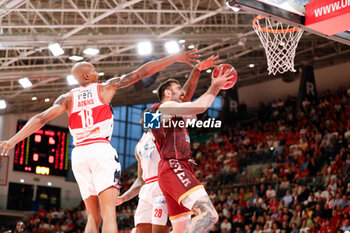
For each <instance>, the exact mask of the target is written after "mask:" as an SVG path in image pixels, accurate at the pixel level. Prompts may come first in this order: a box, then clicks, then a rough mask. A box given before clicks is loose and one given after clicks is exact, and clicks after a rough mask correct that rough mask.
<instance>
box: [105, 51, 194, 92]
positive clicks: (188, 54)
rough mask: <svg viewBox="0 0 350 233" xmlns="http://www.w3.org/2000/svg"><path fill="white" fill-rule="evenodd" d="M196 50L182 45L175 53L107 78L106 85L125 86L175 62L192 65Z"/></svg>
mask: <svg viewBox="0 0 350 233" xmlns="http://www.w3.org/2000/svg"><path fill="white" fill-rule="evenodd" d="M196 52H197V50H190V51H185V48H184V47H183V48H182V49H181V51H180V52H179V53H177V54H174V55H170V56H167V57H164V58H161V59H158V60H155V61H150V62H147V63H146V64H144V65H142V66H141V67H140V68H139V69H137V70H135V71H133V72H131V73H129V74H127V75H125V76H122V77H116V78H112V79H109V80H107V82H106V85H107V86H110V87H113V88H115V89H116V88H123V87H127V86H130V85H132V84H134V83H136V82H137V81H139V80H140V79H142V78H146V77H149V76H151V75H153V74H155V73H157V72H159V71H161V70H163V69H165V68H166V67H168V66H170V65H172V64H174V63H175V62H180V63H187V64H189V65H191V66H193V65H192V64H191V62H197V60H196V59H195V58H197V57H199V56H200V55H199V54H195V53H196Z"/></svg>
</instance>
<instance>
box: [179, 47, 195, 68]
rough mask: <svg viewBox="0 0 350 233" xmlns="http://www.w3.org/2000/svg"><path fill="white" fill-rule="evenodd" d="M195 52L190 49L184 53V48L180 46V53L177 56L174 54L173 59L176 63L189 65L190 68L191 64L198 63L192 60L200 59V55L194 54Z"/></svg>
mask: <svg viewBox="0 0 350 233" xmlns="http://www.w3.org/2000/svg"><path fill="white" fill-rule="evenodd" d="M196 52H197V49H192V50H189V51H185V47H184V46H182V48H181V51H180V52H179V53H177V54H175V55H174V56H175V58H176V61H177V62H183V63H187V64H189V65H190V66H191V67H193V66H194V65H193V64H192V63H191V62H198V60H196V59H194V58H197V57H200V56H201V55H200V54H195V53H196Z"/></svg>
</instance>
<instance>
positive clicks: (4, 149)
mask: <svg viewBox="0 0 350 233" xmlns="http://www.w3.org/2000/svg"><path fill="white" fill-rule="evenodd" d="M14 146H15V145H13V144H12V143H11V142H10V141H2V142H0V149H1V148H2V151H1V154H0V155H1V156H7V155H8V153H9V151H10V150H11V149H12V148H13V147H14Z"/></svg>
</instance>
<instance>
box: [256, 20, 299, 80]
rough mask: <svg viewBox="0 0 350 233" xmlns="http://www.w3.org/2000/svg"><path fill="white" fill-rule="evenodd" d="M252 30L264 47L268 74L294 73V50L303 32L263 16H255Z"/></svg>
mask: <svg viewBox="0 0 350 233" xmlns="http://www.w3.org/2000/svg"><path fill="white" fill-rule="evenodd" d="M262 25H264V26H262ZM253 28H254V31H255V32H256V34H258V36H259V38H260V41H261V43H262V45H263V46H264V49H265V52H266V58H267V66H268V68H267V70H268V71H269V74H271V73H272V74H273V75H276V73H277V72H279V73H281V74H282V73H284V72H287V71H292V72H295V71H296V70H295V69H294V57H295V50H296V48H297V46H298V42H299V40H300V38H301V36H302V35H303V32H304V30H302V29H299V28H296V27H291V26H289V25H284V24H283V23H281V22H278V21H275V22H274V21H273V20H272V19H269V18H266V17H264V16H257V17H256V18H255V19H254V20H253Z"/></svg>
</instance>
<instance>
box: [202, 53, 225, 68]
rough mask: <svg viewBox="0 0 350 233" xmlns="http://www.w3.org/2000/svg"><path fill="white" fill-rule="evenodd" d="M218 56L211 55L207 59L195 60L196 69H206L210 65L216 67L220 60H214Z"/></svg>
mask: <svg viewBox="0 0 350 233" xmlns="http://www.w3.org/2000/svg"><path fill="white" fill-rule="evenodd" d="M218 58H219V56H214V55H212V56H211V57H209V58H208V59H206V60H205V61H202V62H201V61H197V64H198V65H197V69H199V70H200V71H202V70H206V69H208V68H210V67H217V64H218V63H220V62H221V61H220V60H216V59H218Z"/></svg>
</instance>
